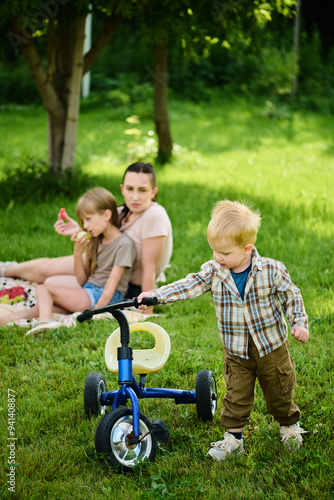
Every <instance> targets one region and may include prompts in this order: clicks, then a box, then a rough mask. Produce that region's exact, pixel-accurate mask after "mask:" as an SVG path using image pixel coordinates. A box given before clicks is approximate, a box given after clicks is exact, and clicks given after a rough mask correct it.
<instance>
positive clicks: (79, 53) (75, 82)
mask: <svg viewBox="0 0 334 500" xmlns="http://www.w3.org/2000/svg"><path fill="white" fill-rule="evenodd" d="M85 22H86V16H82V17H79V18H77V19H76V23H75V24H76V26H75V28H76V29H75V34H76V36H75V42H74V48H73V63H72V73H71V79H70V82H69V96H68V108H67V116H66V123H65V130H64V147H63V155H62V162H61V164H62V169H63V170H66V169H68V168H70V167H73V166H74V159H75V150H76V142H77V126H78V116H79V106H80V90H81V79H82V73H83V58H84V55H83V46H84V40H85Z"/></svg>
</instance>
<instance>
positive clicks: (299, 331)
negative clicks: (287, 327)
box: [290, 325, 309, 344]
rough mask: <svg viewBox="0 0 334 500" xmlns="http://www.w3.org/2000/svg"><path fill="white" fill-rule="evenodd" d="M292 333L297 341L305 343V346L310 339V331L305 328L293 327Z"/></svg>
mask: <svg viewBox="0 0 334 500" xmlns="http://www.w3.org/2000/svg"><path fill="white" fill-rule="evenodd" d="M290 333H291V335H292V336H293V337H294V338H295V339H296V340H299V341H300V342H303V344H305V342H307V341H308V337H309V333H308V330H306V328H304V327H302V326H297V325H296V326H293V327H292V328H291V332H290Z"/></svg>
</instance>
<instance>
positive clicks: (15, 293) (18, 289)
mask: <svg viewBox="0 0 334 500" xmlns="http://www.w3.org/2000/svg"><path fill="white" fill-rule="evenodd" d="M4 295H8V297H9V300H13V299H15V297H22V298H24V299H25V298H26V294H25V291H24V288H23V287H22V286H13V287H12V288H4V289H3V290H0V299H1V297H4Z"/></svg>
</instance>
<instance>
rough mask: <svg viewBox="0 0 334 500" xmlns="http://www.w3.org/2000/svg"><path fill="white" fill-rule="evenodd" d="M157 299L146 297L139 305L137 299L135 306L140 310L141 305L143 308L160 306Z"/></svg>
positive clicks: (134, 300)
mask: <svg viewBox="0 0 334 500" xmlns="http://www.w3.org/2000/svg"><path fill="white" fill-rule="evenodd" d="M158 302H159V301H158V299H157V297H144V298H143V300H142V301H141V302H140V303H139V302H138V300H137V297H136V298H135V299H133V304H134V306H135V307H136V308H137V309H138V307H139V306H140V305H143V306H156V305H157V304H158Z"/></svg>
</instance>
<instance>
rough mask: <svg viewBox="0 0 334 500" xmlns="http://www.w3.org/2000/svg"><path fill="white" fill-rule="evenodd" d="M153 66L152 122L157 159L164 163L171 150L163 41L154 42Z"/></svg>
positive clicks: (165, 57)
mask: <svg viewBox="0 0 334 500" xmlns="http://www.w3.org/2000/svg"><path fill="white" fill-rule="evenodd" d="M154 68H155V70H154V123H155V129H156V132H157V136H158V141H159V147H158V160H159V161H161V162H162V163H164V162H166V161H168V159H169V158H170V156H171V154H172V150H173V143H172V137H171V133H170V126H169V118H168V100H167V82H168V51H167V43H166V42H165V41H163V42H156V44H155V47H154Z"/></svg>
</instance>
